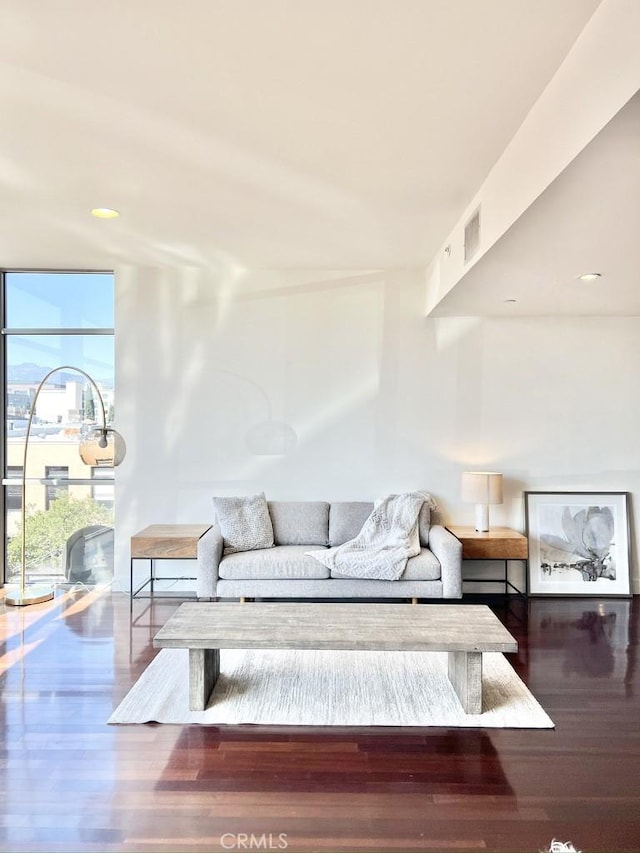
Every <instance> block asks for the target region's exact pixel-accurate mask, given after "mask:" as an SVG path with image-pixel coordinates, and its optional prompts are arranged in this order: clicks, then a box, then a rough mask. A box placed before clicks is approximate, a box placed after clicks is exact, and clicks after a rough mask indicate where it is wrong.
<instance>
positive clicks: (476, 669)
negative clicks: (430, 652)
mask: <svg viewBox="0 0 640 853" xmlns="http://www.w3.org/2000/svg"><path fill="white" fill-rule="evenodd" d="M449 681H450V682H451V683H452V684H453V689H454V690H455V691H456V694H457V696H458V699H459V700H460V704H461V705H462V707H463V708H464V710H465V712H466V713H467V714H481V713H482V652H449Z"/></svg>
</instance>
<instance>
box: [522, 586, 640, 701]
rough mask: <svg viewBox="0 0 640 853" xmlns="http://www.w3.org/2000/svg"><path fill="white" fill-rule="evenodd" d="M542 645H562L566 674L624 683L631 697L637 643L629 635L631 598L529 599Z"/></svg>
mask: <svg viewBox="0 0 640 853" xmlns="http://www.w3.org/2000/svg"><path fill="white" fill-rule="evenodd" d="M531 605H532V606H531V619H532V621H533V622H534V623H535V627H536V629H539V631H540V633H539V642H540V644H541V646H542V647H543V648H548V649H562V650H563V654H564V662H563V672H564V674H566V675H567V676H572V675H575V676H581V677H584V678H607V679H610V680H615V681H619V682H623V683H624V684H625V685H626V686H627V690H628V692H629V695H631V689H632V682H633V678H632V675H633V672H634V670H635V667H636V654H637V643H636V642H634V641H633V637H632V636H631V635H630V632H631V630H632V627H631V626H632V625H633V624H634V620H633V619H632V618H631V616H632V608H633V607H634V606H637V605H636V603H635V602H634V601H633V600H627V599H625V600H610V601H609V600H599V601H593V602H591V601H589V600H588V599H574V600H572V601H567V600H566V599H563V600H561V601H560V600H558V601H553V600H550V601H542V600H536V601H532V602H531Z"/></svg>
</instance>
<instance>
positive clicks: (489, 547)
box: [447, 524, 529, 598]
mask: <svg viewBox="0 0 640 853" xmlns="http://www.w3.org/2000/svg"><path fill="white" fill-rule="evenodd" d="M447 530H449V531H450V532H451V533H453V535H454V536H455V537H456V539H459V540H460V541H461V542H462V559H463V560H500V561H502V562H503V563H504V576H503V577H501V578H478V579H475V578H474V581H473V582H474V583H503V584H504V594H505V595H507V594H508V592H509V589H512V590H513V591H514V592H516V593H517V594H518V595H520V596H522V597H523V598H526V596H527V595H528V594H529V590H528V583H527V581H526V578H527V574H526V571H525V589H524V591H522V590H521V589H518V587H517V586H515V585H514V584H513V583H511V581H510V580H509V575H508V561H509V560H523V561H524V562H525V563H526V562H527V560H528V559H529V543H528V542H527V537H526V536H524V535H523V534H522V533H518V531H517V530H512V529H511V528H510V527H493V528H491V530H488V531H486V532H484V533H481V532H480V531H478V530H476V529H475V528H474V527H465V526H462V525H457V524H448V525H447Z"/></svg>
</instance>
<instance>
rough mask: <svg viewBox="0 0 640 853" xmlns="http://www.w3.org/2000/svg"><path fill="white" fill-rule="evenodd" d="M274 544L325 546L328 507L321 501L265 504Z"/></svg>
mask: <svg viewBox="0 0 640 853" xmlns="http://www.w3.org/2000/svg"><path fill="white" fill-rule="evenodd" d="M269 514H270V515H271V523H272V524H273V537H274V542H275V544H276V545H324V546H326V545H328V544H329V504H328V503H325V502H324V501H269Z"/></svg>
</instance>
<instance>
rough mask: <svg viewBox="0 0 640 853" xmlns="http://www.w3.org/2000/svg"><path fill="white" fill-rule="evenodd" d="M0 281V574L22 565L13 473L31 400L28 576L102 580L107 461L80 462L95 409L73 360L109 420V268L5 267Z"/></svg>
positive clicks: (108, 519)
mask: <svg viewBox="0 0 640 853" xmlns="http://www.w3.org/2000/svg"><path fill="white" fill-rule="evenodd" d="M0 287H1V290H2V308H1V310H2V314H3V316H2V369H1V371H0V374H1V375H2V378H3V382H4V388H3V391H4V393H3V394H2V400H3V409H4V412H3V415H4V416H3V417H2V418H1V420H2V422H3V426H4V430H3V432H4V435H3V440H2V442H1V445H2V470H3V489H2V512H1V513H0V517H1V519H2V523H3V526H4V537H3V539H4V556H5V559H4V561H3V562H4V579H5V581H6V582H12V581H15V580H17V579H18V577H19V573H20V568H21V554H22V547H21V546H22V501H23V496H22V479H21V477H22V471H23V462H24V448H25V435H26V432H27V424H28V419H29V416H30V414H31V410H32V407H33V405H34V401H35V409H34V411H33V419H32V426H31V434H30V438H29V446H28V452H27V468H26V484H25V496H24V505H25V508H26V525H25V542H26V548H25V553H26V569H27V576H28V578H29V580H34V579H36V578H37V579H38V580H41V579H45V578H46V579H47V580H51V581H54V582H56V581H57V582H60V581H64V580H66V581H83V582H85V583H94V582H102V581H104V580H108V579H109V578H110V577H111V576H112V574H113V471H112V469H105V468H96V467H92V466H90V465H86V464H85V463H84V462H83V461H82V459H81V458H80V455H79V453H78V444H79V442H80V440H81V439H82V437H83V436H84V435H86V433H87V431H89V430H90V429H91V427H92V425H95V424H96V422H98V423H99V422H100V420H101V416H100V412H99V401H98V400H96V396H97V395H96V391H95V387H94V386H93V385H92V384H91V382H88V381H87V380H86V379H85V377H84V376H83V375H82V374H81V373H80V372H79V371H78V370H74V369H73V368H78V369H79V370H81V371H84V372H86V373H88V374H89V376H90V377H91V379H92V380H93V381H94V382H95V385H96V386H97V388H98V390H99V392H100V394H101V396H102V398H103V401H104V405H105V411H106V414H107V419H108V421H109V422H111V421H112V419H113V416H114V411H115V395H114V347H113V326H114V306H113V302H114V281H113V275H112V274H111V273H102V272H101V273H94V272H28V271H8V272H4V273H2V275H1V277H0ZM57 368H62V369H60V370H58V369H57ZM50 371H54V372H53V373H52V375H51V376H50V377H49V379H47V381H46V383H45V384H44V385H42V387H41V388H40V390H39V392H38V388H39V387H40V383H41V382H42V380H43V379H44V377H45V376H46V375H47V374H48V373H49V372H50ZM36 394H37V400H35V397H36ZM96 481H97V482H96Z"/></svg>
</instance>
